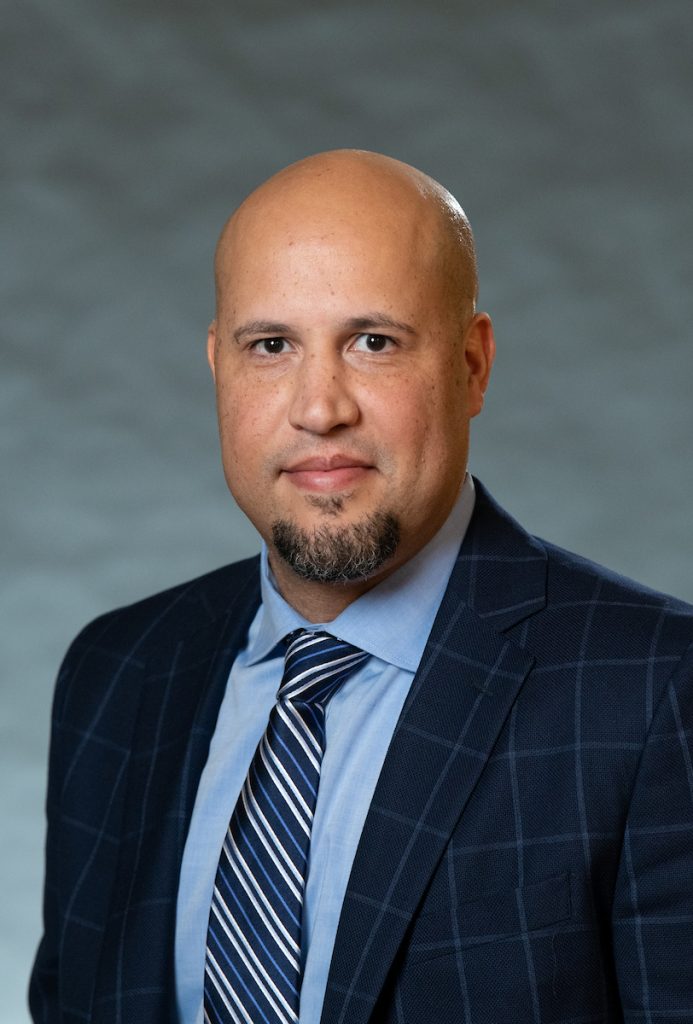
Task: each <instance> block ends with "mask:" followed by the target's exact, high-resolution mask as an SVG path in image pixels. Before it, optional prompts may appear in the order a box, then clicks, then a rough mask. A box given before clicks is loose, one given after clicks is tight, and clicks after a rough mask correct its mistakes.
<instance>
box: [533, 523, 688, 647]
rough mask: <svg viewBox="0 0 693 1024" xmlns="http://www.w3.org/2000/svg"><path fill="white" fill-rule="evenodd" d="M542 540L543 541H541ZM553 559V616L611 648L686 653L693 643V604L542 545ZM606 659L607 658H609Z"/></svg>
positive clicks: (550, 577)
mask: <svg viewBox="0 0 693 1024" xmlns="http://www.w3.org/2000/svg"><path fill="white" fill-rule="evenodd" d="M537 540H538V539H537ZM538 543H540V544H541V545H542V547H543V548H544V550H545V551H546V555H547V606H546V607H547V612H553V615H554V616H561V618H565V619H567V618H572V619H573V621H575V622H576V623H579V624H581V626H582V628H585V629H587V628H588V624H589V634H590V636H591V637H593V638H594V637H599V638H600V639H601V645H602V646H604V648H606V647H607V646H611V645H614V644H616V645H617V644H619V643H621V644H622V645H624V646H627V647H632V648H637V649H641V650H642V651H644V649H645V646H646V645H648V646H649V649H652V645H653V644H655V645H656V647H657V650H658V651H659V652H660V654H662V655H663V654H664V653H667V654H670V655H675V654H677V653H678V654H679V655H680V654H681V653H682V652H683V651H685V650H686V649H687V647H688V646H689V645H690V644H691V642H693V605H690V604H688V603H687V602H685V601H682V600H680V599H679V598H676V597H672V596H671V595H669V594H664V593H661V592H660V591H658V590H654V589H653V588H651V587H648V586H646V585H645V584H643V583H639V582H637V581H636V580H632V579H629V578H628V577H626V576H623V575H621V574H619V573H617V572H615V571H613V570H612V569H608V568H607V567H606V566H603V565H600V564H599V563H597V562H594V561H591V560H590V559H588V558H585V557H583V556H581V555H577V554H575V553H573V552H571V551H566V550H565V549H564V548H561V547H558V546H557V545H555V544H552V543H550V542H548V541H545V540H538ZM605 656H606V655H605Z"/></svg>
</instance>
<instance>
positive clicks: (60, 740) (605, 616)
mask: <svg viewBox="0 0 693 1024" xmlns="http://www.w3.org/2000/svg"><path fill="white" fill-rule="evenodd" d="M258 600H259V583H258V573H257V562H256V561H255V560H250V561H248V562H244V563H239V564H237V565H235V566H230V567H228V568H226V569H222V570H219V571H218V572H216V573H212V574H210V575H208V576H206V577H203V578H202V579H200V580H198V581H194V582H193V583H191V584H188V585H186V586H183V587H178V588H175V589H174V590H172V591H168V592H167V593H165V594H163V595H157V596H156V597H154V598H150V599H148V600H147V601H144V602H140V603H138V604H137V605H134V606H131V607H130V608H127V609H123V610H120V611H117V612H114V613H111V614H109V615H107V616H104V617H102V618H101V619H99V620H96V622H95V623H93V624H92V625H91V626H89V627H87V629H86V630H85V631H84V632H83V633H82V634H81V635H80V637H78V638H77V640H76V641H75V642H74V644H73V646H72V648H71V649H70V652H69V653H68V656H67V659H66V661H65V664H64V667H63V669H62V671H61V674H60V677H59V682H58V687H57V690H56V698H55V706H54V724H53V739H52V745H51V766H50V776H49V794H48V822H49V828H48V839H47V873H46V892H45V932H44V937H43V940H42V942H41V945H40V947H39V951H38V955H37V959H36V964H35V966H34V972H33V975H32V981H31V992H30V1001H31V1007H32V1013H33V1017H34V1020H35V1021H36V1022H44V1024H54V1022H55V1024H57V1022H61V1024H76V1022H78V1021H93V1022H101V1024H105V1022H112V1024H115V1022H119V1024H170V1022H172V1021H175V1019H176V1015H175V1007H174V1003H173V936H174V928H175V909H176V892H177V884H178V874H179V870H180V862H181V857H182V851H183V845H184V843H185V837H186V833H187V828H188V825H189V821H190V815H191V812H192V805H193V802H194V799H195V793H196V789H197V784H198V780H199V776H200V773H201V771H202V767H203V765H204V762H205V758H206V755H207V750H208V746H209V740H210V737H211V734H212V732H213V729H214V723H215V720H216V714H217V711H218V708H219V703H220V700H221V696H222V694H223V689H224V686H225V683H226V679H227V676H228V671H229V667H230V665H231V664H232V662H233V658H234V657H235V654H236V652H237V651H238V650H239V648H240V646H241V645H242V644H243V641H244V638H245V635H246V632H247V628H248V625H249V622H250V621H251V619H252V616H253V615H254V613H255V610H256V608H257V603H258ZM393 628H395V629H396V623H395V624H393ZM692 640H693V609H691V608H690V607H689V606H687V605H684V604H682V603H680V602H677V601H675V600H673V599H670V598H666V597H664V596H662V595H659V594H656V593H654V592H652V591H648V590H647V589H645V588H642V587H639V586H637V585H636V584H633V583H631V582H629V581H626V580H623V579H621V578H620V577H617V576H615V575H614V574H611V573H609V572H608V571H606V570H604V569H601V568H600V567H598V566H595V565H593V564H592V563H590V562H587V561H585V560H583V559H580V558H577V557H576V556H574V555H571V554H568V553H567V552H563V551H560V550H558V549H556V548H555V547H553V546H551V545H549V544H546V543H544V542H542V541H538V540H536V539H535V538H532V537H529V536H528V535H527V534H526V533H524V531H522V530H521V528H520V527H519V526H518V525H517V524H516V523H515V522H514V521H513V520H512V519H511V518H510V517H508V516H507V515H506V514H505V513H504V512H503V511H502V510H501V509H499V508H498V506H497V505H495V503H494V502H493V501H492V499H491V498H490V497H489V496H488V494H487V493H486V492H485V491H484V489H483V487H482V486H481V485H480V484H477V505H476V509H475V513H474V517H473V519H472V523H471V525H470V528H469V530H468V533H467V536H466V538H465V542H464V544H463V546H462V549H461V551H460V555H459V558H458V561H457V564H456V567H455V570H454V572H453V575H452V577H451V580H450V584H449V587H448V591H447V593H446V596H445V598H444V600H443V603H442V605H441V608H440V612H439V615H438V617H437V619H436V622H435V624H434V627H433V630H432V632H431V636H430V637H429V641H428V644H427V647H426V650H425V653H424V656H423V658H422V661H421V664H420V666H419V670H418V672H417V674H416V677H415V679H414V682H413V684H412V689H411V692H410V695H409V697H408V699H407V703H406V705H405V707H404V710H403V712H402V715H401V717H400V721H399V723H398V725H397V728H396V731H395V735H394V737H393V740H392V743H391V745H390V749H389V751H388V754H387V757H386V760H385V763H384V765H383V769H382V772H381V775H380V779H379V781H378V785H377V788H376V791H375V794H374V797H373V801H372V804H371V807H370V810H369V813H368V817H367V819H366V823H365V826H364V829H363V833H362V836H361V841H360V844H359V848H358V851H357V854H356V858H355V862H354V866H353V870H352V873H351V878H350V881H349V887H348V891H347V895H346V899H345V902H344V906H343V909H342V915H341V919H340V925H339V929H338V933H337V938H336V943H335V949H334V955H333V958H332V965H331V969H330V975H329V979H328V985H327V991H326V995H325V1004H324V1008H323V1015H322V1022H323V1024H366V1022H367V1021H370V1022H371V1024H376V1022H378V1024H395V1022H397V1024H424V1022H425V1024H434V1022H435V1024H453V1022H454V1024H460V1022H465V1024H511V1022H512V1024H520V1022H522V1024H526V1022H536V1024H549V1022H551V1024H578V1022H580V1024H591V1022H593V1024H597V1022H599V1024H604V1022H621V1021H626V1022H633V1024H635V1022H641V1021H652V1022H661V1021H667V1022H677V1024H680V1022H681V1021H688V1020H691V1021H693V956H692V955H691V951H692V950H693V648H692V646H691V641H692Z"/></svg>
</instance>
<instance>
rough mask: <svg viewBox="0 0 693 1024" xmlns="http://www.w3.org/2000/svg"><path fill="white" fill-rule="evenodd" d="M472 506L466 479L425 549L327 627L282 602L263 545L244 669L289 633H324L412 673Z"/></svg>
mask: <svg viewBox="0 0 693 1024" xmlns="http://www.w3.org/2000/svg"><path fill="white" fill-rule="evenodd" d="M474 500H475V495H474V484H473V482H472V478H471V476H470V475H469V474H468V473H467V475H466V476H465V479H464V481H463V483H462V487H461V489H460V494H459V496H458V498H457V501H456V502H455V505H454V506H453V508H452V511H451V512H450V515H449V516H448V518H447V519H446V521H445V522H444V523H443V525H442V526H441V528H440V529H439V530H438V532H437V533H436V534H435V536H434V537H433V538H432V539H431V540H430V541H429V542H428V544H426V546H425V547H423V548H422V549H421V551H419V552H417V554H416V555H414V557H413V558H411V559H410V560H409V561H408V562H405V563H404V565H402V566H400V568H399V569H397V571H396V572H393V573H392V575H391V576H388V577H387V579H385V580H383V582H382V583H379V584H378V586H377V587H373V589H372V590H369V591H367V593H365V594H363V596H362V597H359V598H358V599H357V600H356V601H353V602H352V603H351V604H350V605H348V606H347V607H346V608H345V609H344V611H343V612H342V613H341V614H340V615H338V616H337V618H336V619H333V620H332V622H328V623H322V624H319V623H314V622H313V623H311V622H308V621H307V620H306V619H304V618H303V617H302V616H301V615H299V613H298V612H297V611H296V610H295V609H294V608H292V607H291V605H289V604H288V603H287V602H286V601H285V600H284V598H283V597H282V596H281V594H280V593H279V591H278V590H277V588H276V584H275V581H274V576H273V573H272V570H271V568H270V565H269V560H268V557H267V547H266V545H265V544H263V545H262V555H261V568H260V586H261V591H262V605H261V609H260V618H259V621H258V622H257V629H253V630H252V635H251V636H250V637H249V638H248V647H247V649H246V651H247V660H248V663H249V664H254V663H256V662H258V661H261V660H262V659H264V658H266V657H267V656H268V655H270V654H271V653H273V651H274V649H275V648H276V647H277V645H278V644H279V643H280V641H281V640H282V639H283V637H285V636H286V634H287V633H291V632H292V631H293V630H294V629H299V628H303V629H326V630H328V631H329V632H330V633H334V635H335V636H338V637H340V638H341V639H342V640H346V641H347V643H350V644H354V646H356V647H360V648H361V650H364V651H368V652H369V654H372V655H374V656H375V657H376V658H380V659H381V660H382V661H385V662H387V663H389V664H391V665H395V666H396V667H398V668H401V669H405V670H407V671H409V672H415V671H416V669H417V667H418V665H419V662H420V661H421V656H422V654H423V651H424V647H425V646H426V641H427V640H428V635H429V633H430V631H431V627H432V626H433V620H434V619H435V617H436V615H437V613H438V608H439V606H440V602H441V601H442V599H443V594H444V593H445V589H446V587H447V585H448V580H449V578H450V573H451V572H452V569H453V566H454V564H455V560H456V558H457V555H458V552H459V549H460V544H461V543H462V540H463V539H464V535H465V533H466V531H467V527H468V525H469V520H470V519H471V517H472V512H473V511H474Z"/></svg>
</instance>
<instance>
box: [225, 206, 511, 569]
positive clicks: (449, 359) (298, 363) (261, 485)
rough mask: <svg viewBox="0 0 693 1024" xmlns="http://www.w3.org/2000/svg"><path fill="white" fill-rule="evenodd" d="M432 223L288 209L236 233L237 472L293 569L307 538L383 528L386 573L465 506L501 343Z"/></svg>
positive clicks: (228, 416) (229, 377)
mask: <svg viewBox="0 0 693 1024" xmlns="http://www.w3.org/2000/svg"><path fill="white" fill-rule="evenodd" d="M420 221H421V217H420V215H419V216H418V219H417V217H415V216H413V215H411V214H405V215H401V214H400V213H398V212H397V211H388V212H387V213H385V214H383V216H380V217H376V216H372V217H368V216H363V217H359V216H356V215H354V216H351V217H350V216H348V214H344V215H340V214H338V215H335V214H334V213H330V212H329V211H324V212H323V213H321V212H320V210H319V209H318V210H317V211H316V210H315V209H314V208H312V207H308V206H307V207H306V208H305V209H303V210H302V211H299V212H298V213H297V212H296V211H293V212H292V211H290V210H289V211H288V212H286V211H283V210H282V208H281V205H277V206H276V207H275V208H274V209H273V210H271V211H270V212H269V213H268V212H267V211H264V214H263V211H260V212H258V211H255V212H254V213H253V214H251V215H250V216H248V217H245V218H244V219H241V221H240V223H239V225H238V227H237V229H236V232H235V235H236V237H235V238H234V241H233V244H232V246H231V247H230V251H229V252H228V254H227V257H226V258H227V260H228V273H227V274H226V275H225V276H224V285H223V299H222V301H221V302H220V304H219V308H218V319H217V321H216V322H215V324H213V325H212V327H211V329H210V336H209V358H210V363H211V365H212V369H213V372H214V376H215V382H216V390H217V402H218V415H219V425H220V434H221V443H222V458H223V463H224V471H225V475H226V479H227V482H228V485H229V488H230V490H231V492H232V494H233V496H234V497H235V499H236V501H237V502H238V504H239V505H240V507H241V508H242V509H243V511H244V512H245V513H246V514H247V516H248V517H249V518H250V520H251V521H252V522H253V524H254V525H255V527H256V528H257V530H258V531H259V532H260V534H261V535H262V537H263V538H264V540H265V541H266V542H267V544H268V546H269V550H270V561H271V563H272V566H273V569H274V570H275V574H278V576H281V574H282V573H285V572H286V563H285V562H282V557H280V555H281V556H283V558H286V557H287V555H286V552H285V550H284V547H285V546H286V543H289V544H291V543H292V540H293V542H294V543H296V542H297V541H296V539H297V538H298V543H299V544H300V542H301V541H300V538H303V543H304V544H305V543H306V542H308V543H309V544H310V542H311V541H313V542H314V541H315V540H316V538H317V539H318V541H320V543H318V544H317V548H318V549H320V550H323V553H324V548H325V543H327V547H328V548H329V546H330V538H332V540H333V541H335V543H336V544H337V548H340V545H342V546H343V544H342V542H344V541H345V539H346V540H347V542H348V540H349V538H350V537H361V538H362V539H363V537H364V536H365V538H366V541H365V543H366V547H367V546H368V543H369V542H370V540H372V539H373V535H374V533H375V532H378V531H380V534H381V535H382V536H381V541H380V542H382V543H384V545H385V546H384V547H383V548H382V551H381V556H382V557H381V558H380V561H381V562H382V561H383V559H384V562H383V565H382V566H379V565H377V564H376V563H377V561H378V560H377V559H376V561H375V562H373V563H372V566H371V570H370V571H369V570H368V568H365V569H363V570H362V571H361V574H362V575H365V576H373V577H374V578H376V579H377V578H381V577H382V576H384V575H385V574H388V573H389V572H391V571H392V570H393V569H394V568H396V567H397V566H398V565H400V564H402V563H403V562H404V561H406V560H407V559H409V558H411V557H412V555H413V554H415V553H416V551H418V550H419V549H420V548H421V547H423V546H424V544H425V543H426V542H427V541H428V540H429V539H430V538H431V537H432V536H433V535H434V534H435V532H436V531H437V530H438V528H439V527H440V526H441V525H442V523H443V522H444V521H445V519H446V518H447V515H448V513H449V512H450V510H451V508H452V505H453V504H454V501H455V499H456V497H457V494H458V492H459V488H460V484H461V481H462V478H463V476H464V473H465V467H466V463H467V451H468V438H469V419H470V417H471V416H474V415H476V413H477V412H478V411H479V409H480V408H481V403H482V398H483V391H484V388H485V386H486V381H487V377H488V372H489V370H490V363H491V360H492V356H493V351H492V350H493V339H492V335H491V329H490V323H489V321H488V318H487V317H485V315H483V314H482V315H478V316H476V317H471V314H469V315H468V316H467V317H466V319H465V317H464V316H463V315H462V314H461V313H460V308H459V304H458V303H457V302H453V301H452V299H451V296H450V287H449V282H448V279H447V277H446V275H445V273H444V272H443V268H442V267H441V266H440V256H439V255H436V245H435V232H434V231H433V230H432V228H431V226H430V224H429V225H426V224H422V223H421V222H420ZM438 248H440V247H438ZM393 528H394V531H395V532H394V534H393V532H392V531H393ZM287 530H288V531H289V540H288V542H287V539H286V531H287ZM364 530H365V533H364ZM388 530H389V533H388ZM383 536H384V537H385V540H384V541H383ZM388 537H389V540H388ZM282 538H283V539H282ZM369 538H370V540H369ZM323 542H325V543H323ZM362 546H363V545H362ZM314 547H315V544H314ZM333 548H334V545H333ZM334 550H337V549H334ZM340 550H341V548H340ZM333 554H334V551H333ZM328 557H329V554H328ZM365 564H366V563H364V565H365ZM373 566H375V568H373ZM295 569H296V566H295V565H294V570H295ZM356 575H358V572H357V573H356ZM313 578H314V579H317V578H318V577H317V576H314V577H313ZM323 578H325V579H329V575H327V576H324V577H323ZM344 578H347V577H344Z"/></svg>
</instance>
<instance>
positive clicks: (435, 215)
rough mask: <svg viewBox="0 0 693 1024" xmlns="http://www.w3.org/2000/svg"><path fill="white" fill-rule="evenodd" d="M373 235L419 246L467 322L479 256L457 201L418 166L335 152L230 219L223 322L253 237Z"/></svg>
mask: <svg viewBox="0 0 693 1024" xmlns="http://www.w3.org/2000/svg"><path fill="white" fill-rule="evenodd" d="M359 226H362V227H363V229H364V231H365V230H366V228H367V229H368V233H369V236H370V237H371V238H377V235H378V232H380V233H382V235H383V236H385V235H386V234H389V235H390V237H396V238H398V239H399V240H400V243H401V245H402V246H410V247H413V248H412V250H411V251H414V252H416V253H417V254H418V255H419V257H420V261H421V263H422V265H427V266H430V267H431V268H432V269H433V268H434V269H435V273H436V275H437V276H438V278H439V281H440V284H441V288H442V289H443V291H444V294H445V296H446V298H449V301H450V303H451V307H452V308H455V309H456V310H457V315H458V316H460V317H461V318H462V319H464V320H465V321H466V320H467V319H468V318H469V317H471V316H472V315H473V313H474V309H475V303H476V296H477V272H476V256H475V251H474V239H473V236H472V231H471V227H470V225H469V221H468V220H467V217H466V215H465V213H464V211H463V210H462V207H461V206H460V204H459V203H458V202H457V200H456V199H455V198H454V196H452V195H451V194H450V192H448V191H447V189H445V188H443V186H442V185H440V184H439V183H438V182H437V181H435V180H434V179H433V178H430V177H429V176H428V175H426V174H423V173H422V172H421V171H419V170H417V169H416V168H415V167H411V166H409V165H408V164H405V163H402V162H401V161H399V160H394V159H392V158H391V157H387V156H383V155H381V154H379V153H370V152H366V151H362V150H347V149H344V150H332V151H329V152H326V153H319V154H317V155H315V156H310V157H307V158H306V159H304V160H300V161H298V162H297V163H294V164H291V165H290V166H289V167H286V168H284V169H283V170H281V171H279V173H278V174H275V175H273V177H271V178H269V179H268V180H267V181H265V182H264V183H263V184H262V185H260V186H259V188H257V189H256V190H255V191H254V192H252V193H251V194H250V195H249V196H248V197H247V198H246V199H245V200H244V202H243V203H241V205H240V206H239V207H238V209H237V210H236V211H235V212H234V213H233V214H232V216H231V217H230V218H229V220H228V221H227V223H226V224H225V226H224V229H223V231H222V233H221V236H220V239H219V243H218V245H217V250H216V257H215V283H216V295H217V315H219V313H220V311H221V309H222V307H223V301H224V297H225V295H226V292H227V289H228V285H229V282H230V281H231V280H232V279H233V275H234V273H235V272H236V270H237V268H238V262H239V261H238V253H239V251H240V250H241V249H242V248H243V244H244V241H246V240H247V239H248V238H250V237H252V238H258V237H260V238H262V239H263V240H264V241H265V242H267V241H268V240H269V238H270V236H271V235H272V236H273V237H275V238H277V239H279V238H280V237H281V238H283V241H284V244H288V245H291V244H292V238H294V237H295V236H296V235H297V234H298V233H299V232H300V233H302V235H303V236H305V234H306V233H307V232H313V234H314V236H315V238H316V239H319V240H320V241H321V242H322V243H323V244H325V243H329V241H330V239H331V238H333V237H334V238H337V237H338V236H339V234H340V232H341V231H343V230H345V229H346V230H349V231H352V232H353V231H354V230H358V229H359Z"/></svg>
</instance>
